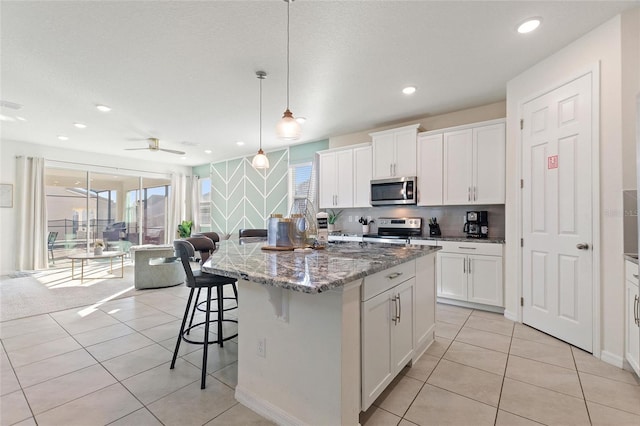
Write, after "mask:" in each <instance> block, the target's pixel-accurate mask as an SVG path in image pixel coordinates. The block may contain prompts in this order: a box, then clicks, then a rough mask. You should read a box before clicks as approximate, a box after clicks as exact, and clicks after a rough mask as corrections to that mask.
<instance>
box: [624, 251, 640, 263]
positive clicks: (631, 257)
mask: <svg viewBox="0 0 640 426" xmlns="http://www.w3.org/2000/svg"><path fill="white" fill-rule="evenodd" d="M624 258H625V260H628V261H629V262H633V263H635V264H636V265H637V264H638V254H637V253H625V254H624Z"/></svg>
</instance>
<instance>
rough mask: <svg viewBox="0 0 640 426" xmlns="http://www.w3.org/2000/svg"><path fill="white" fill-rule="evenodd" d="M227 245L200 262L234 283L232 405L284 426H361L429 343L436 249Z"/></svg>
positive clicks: (374, 246)
mask: <svg viewBox="0 0 640 426" xmlns="http://www.w3.org/2000/svg"><path fill="white" fill-rule="evenodd" d="M263 244H264V242H257V243H250V244H239V243H238V242H236V241H225V242H222V243H221V244H219V248H218V250H217V251H216V253H215V254H214V255H213V256H212V257H211V258H210V259H209V260H207V262H205V264H204V265H203V266H202V269H203V270H204V271H206V272H210V273H215V274H220V275H225V276H230V277H235V278H238V293H239V294H238V299H239V308H238V309H239V310H238V384H237V386H236V393H235V395H236V399H237V400H238V401H240V402H242V403H243V404H244V405H246V406H247V407H249V408H251V409H252V410H254V411H256V412H258V413H260V414H261V415H263V416H265V417H267V418H269V419H271V420H273V421H275V422H277V423H279V424H331V425H334V424H335V425H338V424H343V425H349V424H353V425H355V424H358V420H359V413H360V411H361V410H365V409H366V408H368V406H370V404H371V403H372V402H373V400H375V398H376V397H377V396H378V395H379V394H380V393H381V392H382V391H383V390H384V388H385V387H386V386H387V385H388V384H389V383H390V382H391V380H392V379H393V378H394V377H395V376H396V375H397V374H398V373H399V371H400V370H401V369H402V368H403V367H404V366H405V365H406V364H408V363H411V362H412V361H415V360H416V359H417V358H418V357H419V356H420V355H421V354H422V353H423V352H424V351H425V350H426V349H427V347H428V346H429V345H430V344H431V343H432V342H433V336H434V330H435V253H436V251H437V250H438V248H437V247H428V246H422V247H419V246H401V245H386V244H359V243H346V244H335V245H334V244H330V245H329V246H328V247H327V248H326V249H324V250H314V251H311V252H306V253H299V252H287V251H278V252H274V251H265V250H262V245H263Z"/></svg>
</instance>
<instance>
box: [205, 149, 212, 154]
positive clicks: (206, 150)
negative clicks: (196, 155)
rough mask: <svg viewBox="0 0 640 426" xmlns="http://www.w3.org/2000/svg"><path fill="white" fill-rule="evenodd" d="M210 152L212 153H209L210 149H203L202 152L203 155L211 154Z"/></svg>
mask: <svg viewBox="0 0 640 426" xmlns="http://www.w3.org/2000/svg"><path fill="white" fill-rule="evenodd" d="M212 152H213V151H211V150H210V149H205V150H204V153H205V154H211V153H212Z"/></svg>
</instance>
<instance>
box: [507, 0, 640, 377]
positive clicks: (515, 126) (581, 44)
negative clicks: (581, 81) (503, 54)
mask: <svg viewBox="0 0 640 426" xmlns="http://www.w3.org/2000/svg"><path fill="white" fill-rule="evenodd" d="M630 13H632V14H633V13H635V14H637V13H638V11H637V10H635V11H632V12H630ZM626 18H627V17H625V22H626V21H627V19H626ZM621 22H622V17H621V16H617V17H615V18H613V19H611V20H610V21H608V22H606V23H604V24H603V25H601V26H600V27H598V28H596V29H594V30H593V31H591V32H590V33H588V34H586V35H585V36H583V37H581V38H580V39H578V40H576V41H575V42H573V43H572V44H570V45H568V46H567V47H565V48H564V49H562V50H560V51H559V52H557V53H556V54H554V55H552V56H551V57H549V58H547V59H545V60H544V61H542V62H540V63H538V64H537V65H535V66H534V67H532V68H530V69H529V70H527V71H525V72H524V73H522V74H521V75H519V76H517V77H516V78H514V79H513V80H511V81H510V82H509V83H508V84H507V201H506V211H505V216H506V220H505V222H506V223H505V225H506V241H507V247H506V251H505V265H506V271H505V272H506V276H505V286H506V288H505V298H506V300H505V302H506V310H507V311H508V312H510V313H518V312H519V306H518V305H519V303H518V291H519V289H520V288H521V285H522V282H521V277H520V276H518V274H517V265H518V263H519V259H518V258H517V248H516V244H515V243H516V241H517V239H518V238H519V233H518V230H517V228H516V226H517V221H516V194H517V191H518V190H519V189H518V186H517V183H518V181H517V178H518V176H517V174H516V162H517V161H518V158H516V149H515V144H516V143H518V142H519V132H520V126H519V120H520V112H519V106H520V102H521V100H523V99H524V98H526V97H528V96H531V95H532V94H536V93H540V92H541V91H543V90H546V89H549V88H552V87H554V85H557V84H558V83H562V82H564V81H566V79H567V78H568V77H570V76H573V75H575V74H576V73H578V72H580V71H584V70H586V69H588V68H589V67H591V66H593V65H594V64H596V63H598V62H599V64H600V135H599V137H600V151H599V158H600V189H599V191H600V253H601V256H600V265H601V272H600V281H601V292H600V299H601V315H602V318H601V348H600V349H601V350H602V358H603V359H605V360H607V361H608V362H611V363H614V364H619V365H620V366H621V365H622V355H623V333H624V323H623V313H624V287H623V285H624V276H623V265H624V264H623V216H622V214H623V210H622V189H623V163H624V165H625V168H627V169H628V168H629V167H633V171H629V173H633V174H635V166H629V165H628V164H627V161H623V158H624V155H625V154H628V155H631V154H630V153H631V152H633V153H635V148H634V147H630V146H629V145H630V144H632V143H634V142H633V141H632V140H628V138H625V139H624V140H623V133H624V134H626V133H627V132H628V131H629V129H628V126H629V125H630V123H629V121H628V120H625V121H624V122H623V120H622V117H623V114H622V112H623V111H622V108H623V105H626V102H625V103H624V104H623V100H624V99H625V98H626V97H627V96H635V93H628V94H627V93H624V92H623V85H622V69H621V68H622V56H623V53H622V47H621V44H622V43H621V36H622V24H621ZM628 24H629V29H628V32H626V33H625V35H628V34H633V33H634V32H635V34H636V36H637V30H638V20H637V19H636V20H631V19H629V22H628ZM634 28H635V29H634ZM631 44H632V45H633V43H631ZM633 54H634V55H637V50H636V52H635V53H633ZM625 55H629V52H626V51H625ZM625 59H626V63H627V64H629V63H631V64H633V63H635V64H636V65H635V67H636V69H635V71H633V70H631V72H635V73H638V72H639V70H638V69H637V59H636V60H635V62H634V60H633V58H631V57H628V56H625ZM625 72H626V71H625ZM636 75H637V74H636ZM623 93H624V95H623ZM625 108H626V106H625ZM634 155H635V154H634Z"/></svg>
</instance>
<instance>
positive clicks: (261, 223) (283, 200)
mask: <svg viewBox="0 0 640 426" xmlns="http://www.w3.org/2000/svg"><path fill="white" fill-rule="evenodd" d="M267 157H268V158H269V163H270V167H269V168H268V169H267V170H256V169H254V168H253V167H251V160H252V158H253V157H244V158H237V159H234V160H227V161H221V162H219V163H212V164H211V228H212V230H213V231H216V232H223V233H228V234H231V235H232V236H235V235H236V234H237V232H238V229H242V228H259V229H264V228H266V224H267V218H269V216H270V215H271V214H272V213H281V214H283V215H287V214H288V211H287V209H288V205H287V203H288V200H287V196H288V179H287V176H288V170H289V150H287V149H283V150H281V151H276V152H271V153H268V154H267Z"/></svg>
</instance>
